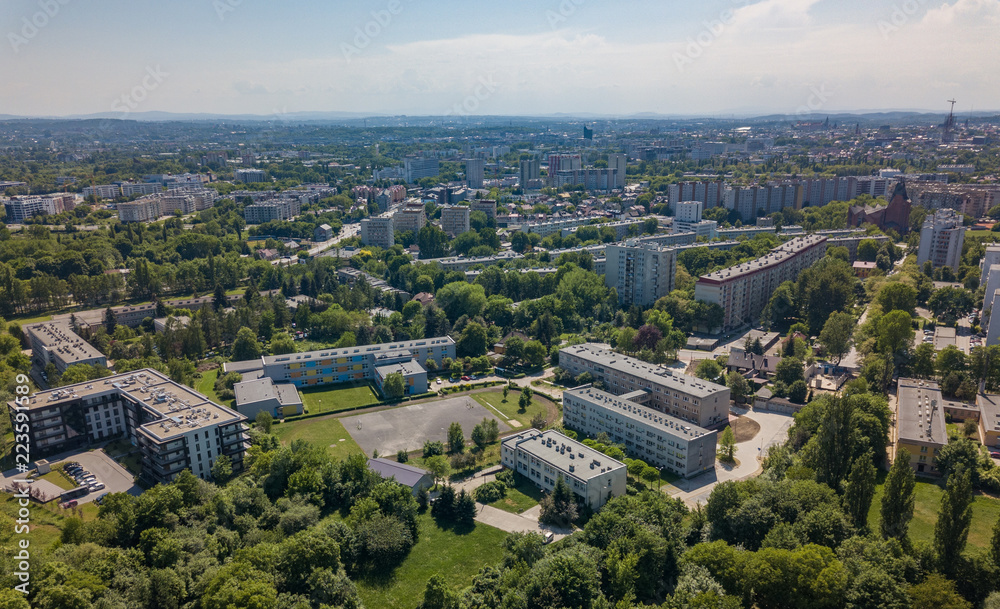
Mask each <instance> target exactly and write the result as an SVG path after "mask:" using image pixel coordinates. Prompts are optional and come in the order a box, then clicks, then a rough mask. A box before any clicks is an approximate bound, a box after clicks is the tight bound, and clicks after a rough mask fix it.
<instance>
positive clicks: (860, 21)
mask: <svg viewBox="0 0 1000 609" xmlns="http://www.w3.org/2000/svg"><path fill="white" fill-rule="evenodd" d="M998 32H1000V0H947V1H945V0H892V1H890V0H705V1H697V2H694V1H677V0H658V1H654V0H615V1H608V0H603V1H599V0H504V1H502V2H487V1H480V0H466V1H464V2H457V1H454V0H433V1H432V0H353V1H351V2H346V1H342V0H282V1H281V2H278V1H276V0H271V1H265V0H169V1H167V0H3V4H2V9H0V34H2V35H3V37H4V40H2V41H0V114H13V115H21V116H66V115H79V114H91V113H115V114H116V115H119V116H123V117H124V116H127V115H128V114H130V113H140V112H148V111H165V112H178V113H213V114H258V115H273V116H280V115H282V114H286V113H289V114H290V113H299V112H310V111H319V112H355V113H362V114H371V115H380V114H390V115H400V114H406V115H449V114H450V115H550V114H556V113H565V114H598V115H604V116H609V117H615V116H629V115H633V114H637V113H660V114H667V115H695V116H730V115H738V116H745V115H751V114H770V113H780V114H795V113H806V112H809V113H818V114H823V113H827V112H831V113H832V112H849V111H870V110H913V109H916V110H930V111H935V112H938V111H940V112H945V111H947V109H948V103H947V102H946V100H948V99H952V98H954V99H956V100H958V103H957V104H956V106H955V110H956V112H962V113H964V112H969V111H986V110H997V109H1000V78H998V77H997V76H998V75H1000V52H998V51H1000V40H998Z"/></svg>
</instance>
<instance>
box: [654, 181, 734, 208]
mask: <svg viewBox="0 0 1000 609" xmlns="http://www.w3.org/2000/svg"><path fill="white" fill-rule="evenodd" d="M724 192H725V184H724V183H723V182H722V181H721V180H718V181H714V182H679V183H677V184H670V185H669V186H667V205H668V206H669V208H670V209H671V210H675V209H676V206H677V203H679V202H681V201H699V202H701V203H702V204H704V206H705V209H711V208H713V207H718V206H720V205H722V197H723V193H724Z"/></svg>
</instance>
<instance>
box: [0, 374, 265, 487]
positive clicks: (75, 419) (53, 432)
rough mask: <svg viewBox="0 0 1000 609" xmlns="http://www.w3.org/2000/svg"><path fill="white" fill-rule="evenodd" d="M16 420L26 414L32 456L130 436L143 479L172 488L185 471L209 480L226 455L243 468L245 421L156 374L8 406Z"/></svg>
mask: <svg viewBox="0 0 1000 609" xmlns="http://www.w3.org/2000/svg"><path fill="white" fill-rule="evenodd" d="M8 408H9V409H10V412H11V418H12V420H20V419H19V418H18V417H19V416H25V415H26V416H27V419H28V421H29V422H30V429H31V431H30V432H29V440H30V446H31V452H32V454H33V455H36V456H39V457H41V456H46V455H52V454H55V453H60V452H63V451H66V450H70V449H78V448H85V447H87V446H90V445H92V444H94V443H98V442H102V441H104V440H106V439H109V438H115V437H124V438H126V439H128V440H129V441H130V442H132V444H133V445H134V446H136V447H138V448H139V451H140V454H141V458H142V477H143V478H145V479H146V480H147V481H148V482H150V483H157V482H163V483H167V482H170V481H171V480H173V479H174V477H175V476H176V475H177V474H179V473H180V472H181V471H183V470H185V469H189V470H191V472H192V473H193V474H195V475H196V476H199V477H201V478H210V477H211V469H212V465H213V464H214V463H215V460H216V459H218V458H219V457H220V456H221V455H226V456H228V457H229V458H230V460H231V461H232V465H233V470H234V471H240V470H242V469H243V456H244V453H245V452H246V448H247V446H248V442H247V439H246V436H245V434H244V432H245V431H246V429H247V428H246V425H245V424H244V422H245V421H246V417H245V416H243V415H241V414H239V413H238V412H235V411H233V410H230V409H229V408H226V407H225V406H220V405H219V404H215V403H213V402H212V401H211V400H209V399H208V398H206V397H205V396H203V395H201V394H200V393H197V392H195V391H194V390H192V389H190V388H188V387H185V386H183V385H179V384H177V383H175V382H173V381H171V380H170V379H169V378H167V377H166V376H164V375H163V374H162V373H160V372H157V371H156V370H149V369H146V370H137V371H134V372H128V373H125V374H118V375H114V376H110V377H107V378H104V379H100V380H96V381H86V382H84V383H78V384H76V385H68V386H66V387H60V388H59V389H56V390H54V391H45V392H37V393H35V394H34V395H32V396H31V398H30V400H29V402H28V404H27V405H21V406H18V405H17V404H16V403H14V402H9V403H8Z"/></svg>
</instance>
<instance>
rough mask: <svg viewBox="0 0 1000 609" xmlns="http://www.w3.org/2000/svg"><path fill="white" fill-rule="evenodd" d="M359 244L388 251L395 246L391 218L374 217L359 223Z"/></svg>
mask: <svg viewBox="0 0 1000 609" xmlns="http://www.w3.org/2000/svg"><path fill="white" fill-rule="evenodd" d="M361 243H363V244H365V245H371V246H374V247H381V248H385V249H388V248H390V247H392V246H393V245H395V244H396V235H395V227H394V225H393V221H392V216H376V217H374V218H365V219H364V220H362V221H361Z"/></svg>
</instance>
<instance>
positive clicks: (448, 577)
mask: <svg viewBox="0 0 1000 609" xmlns="http://www.w3.org/2000/svg"><path fill="white" fill-rule="evenodd" d="M418 522H419V528H420V540H419V541H417V544H416V545H415V546H413V549H412V550H410V554H409V556H407V557H406V560H404V561H403V564H401V565H400V566H399V567H398V568H396V569H395V570H394V571H393V572H392V574H391V575H389V576H388V577H386V578H368V579H360V580H358V581H357V582H355V583H356V584H357V587H358V593H359V594H360V595H361V600H363V601H364V603H365V606H366V607H379V608H380V609H383V608H384V609H412V608H413V607H415V606H416V605H417V604H419V603H420V601H421V600H423V595H424V588H425V587H426V586H427V580H429V579H430V578H431V576H433V575H434V574H438V575H441V576H442V577H444V579H445V581H447V582H448V584H449V585H450V586H451V587H452V589H454V590H456V591H458V590H461V589H462V588H464V587H466V586H468V585H469V584H470V583H472V577H473V576H474V575H475V574H476V573H478V572H479V569H480V568H482V567H484V566H486V565H492V564H495V563H497V562H498V561H499V560H500V557H501V556H502V554H503V549H502V547H501V542H502V541H503V539H504V537H506V536H507V534H506V533H504V532H503V531H501V530H500V529H494V528H493V527H491V526H487V525H484V524H476V526H475V528H474V529H472V530H470V531H468V532H463V533H459V532H455V531H453V530H446V529H441V528H438V526H437V525H436V524H435V523H434V520H433V519H432V518H431V517H430V515H429V514H427V513H424V514H422V515H420V516H419V518H418Z"/></svg>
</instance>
